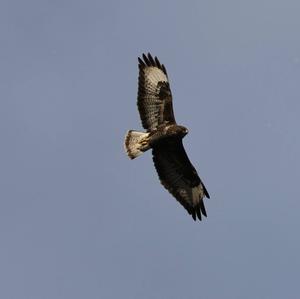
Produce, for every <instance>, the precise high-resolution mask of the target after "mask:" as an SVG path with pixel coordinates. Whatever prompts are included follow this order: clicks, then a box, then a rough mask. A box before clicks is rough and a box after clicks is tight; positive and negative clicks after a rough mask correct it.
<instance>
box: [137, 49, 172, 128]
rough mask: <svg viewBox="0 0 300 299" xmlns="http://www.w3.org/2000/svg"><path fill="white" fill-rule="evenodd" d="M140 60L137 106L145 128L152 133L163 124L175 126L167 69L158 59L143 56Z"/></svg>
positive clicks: (149, 55)
mask: <svg viewBox="0 0 300 299" xmlns="http://www.w3.org/2000/svg"><path fill="white" fill-rule="evenodd" d="M138 60H139V86H138V99H137V105H138V109H139V113H140V117H141V121H142V124H143V127H144V128H145V129H146V130H148V131H152V130H155V129H156V128H157V127H158V126H159V125H161V124H167V123H169V124H175V123H176V122H175V117H174V112H173V106H172V94H171V90H170V85H169V81H168V75H167V71H166V68H165V67H164V65H163V64H160V62H159V60H158V59H157V57H155V58H153V57H152V56H151V54H150V53H148V56H146V55H145V54H143V59H141V58H140V57H139V58H138Z"/></svg>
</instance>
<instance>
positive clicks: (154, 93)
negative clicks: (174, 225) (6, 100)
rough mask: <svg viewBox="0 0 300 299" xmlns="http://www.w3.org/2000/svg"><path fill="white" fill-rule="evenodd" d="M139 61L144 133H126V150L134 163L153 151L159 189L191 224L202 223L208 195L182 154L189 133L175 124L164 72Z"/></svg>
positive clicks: (146, 59) (154, 61)
mask: <svg viewBox="0 0 300 299" xmlns="http://www.w3.org/2000/svg"><path fill="white" fill-rule="evenodd" d="M138 61H139V79H138V98H137V106H138V110H139V113H140V118H141V121H142V125H143V127H144V129H146V132H139V131H134V130H130V131H128V132H127V134H126V136H125V150H126V152H127V154H128V156H129V157H130V158H131V159H134V158H136V157H138V156H139V155H141V154H142V153H143V152H145V151H147V150H148V149H152V155H153V162H154V166H155V168H156V170H157V173H158V176H159V179H160V182H161V183H162V185H163V186H164V187H165V188H166V189H167V190H168V191H169V192H170V193H171V194H172V195H173V196H174V197H175V198H176V199H177V200H178V201H179V202H180V203H181V204H182V205H183V207H184V208H185V209H186V210H187V211H188V213H189V214H190V215H192V217H193V219H194V220H196V219H197V217H198V219H199V220H201V218H202V217H201V216H202V215H204V216H207V214H206V211H205V207H204V203H203V198H204V197H207V198H209V194H208V192H207V190H206V188H205V186H204V184H203V183H202V181H201V179H200V178H199V176H198V174H197V171H196V169H195V168H194V166H193V165H192V163H191V162H190V160H189V158H188V156H187V154H186V152H185V150H184V147H183V144H182V139H183V137H184V136H185V135H186V134H187V133H188V129H187V128H185V127H183V126H180V125H177V123H176V121H175V117H174V112H173V106H172V93H171V89H170V84H169V80H168V75H167V71H166V68H165V66H164V65H163V64H161V63H160V62H159V60H158V58H157V57H154V58H153V57H152V56H151V54H150V53H148V55H145V54H143V56H142V59H141V58H138Z"/></svg>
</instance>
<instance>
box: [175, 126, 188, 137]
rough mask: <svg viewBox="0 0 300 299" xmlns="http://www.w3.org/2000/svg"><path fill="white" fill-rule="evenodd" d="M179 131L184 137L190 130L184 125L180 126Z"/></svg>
mask: <svg viewBox="0 0 300 299" xmlns="http://www.w3.org/2000/svg"><path fill="white" fill-rule="evenodd" d="M178 131H179V133H180V135H181V136H182V137H184V136H185V135H186V134H188V132H189V130H188V129H187V128H186V127H184V126H178Z"/></svg>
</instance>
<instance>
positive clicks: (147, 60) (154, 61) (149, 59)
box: [138, 52, 167, 75]
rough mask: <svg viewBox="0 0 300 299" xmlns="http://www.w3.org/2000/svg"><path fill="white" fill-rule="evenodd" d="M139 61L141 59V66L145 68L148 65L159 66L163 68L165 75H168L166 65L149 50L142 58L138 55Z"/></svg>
mask: <svg viewBox="0 0 300 299" xmlns="http://www.w3.org/2000/svg"><path fill="white" fill-rule="evenodd" d="M138 61H139V67H140V68H144V67H146V66H148V67H149V66H153V67H157V68H159V69H160V70H162V71H163V72H164V74H165V75H167V70H166V68H165V66H164V65H163V64H161V63H160V62H159V60H158V58H157V57H156V56H155V57H154V58H153V56H152V55H151V54H150V53H149V52H148V54H147V55H146V54H145V53H143V54H142V58H140V57H138Z"/></svg>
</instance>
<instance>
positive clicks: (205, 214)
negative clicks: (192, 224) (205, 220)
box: [199, 200, 207, 217]
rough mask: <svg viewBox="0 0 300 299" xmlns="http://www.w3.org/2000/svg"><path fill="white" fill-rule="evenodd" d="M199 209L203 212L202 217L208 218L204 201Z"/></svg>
mask: <svg viewBox="0 0 300 299" xmlns="http://www.w3.org/2000/svg"><path fill="white" fill-rule="evenodd" d="M199 208H200V209H199V210H201V213H202V215H203V216H205V217H207V213H206V210H205V206H204V202H203V200H201V202H200V205H199Z"/></svg>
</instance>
